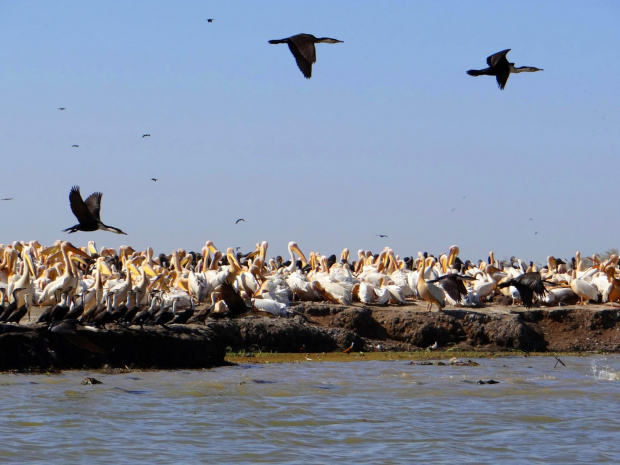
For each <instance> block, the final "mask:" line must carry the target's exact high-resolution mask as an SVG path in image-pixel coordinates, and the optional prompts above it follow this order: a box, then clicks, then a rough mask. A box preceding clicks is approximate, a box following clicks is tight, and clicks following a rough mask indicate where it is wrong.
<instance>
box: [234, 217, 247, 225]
mask: <svg viewBox="0 0 620 465" xmlns="http://www.w3.org/2000/svg"><path fill="white" fill-rule="evenodd" d="M239 221H243V222H245V220H244V219H243V218H239V219H238V220H237V221H235V224H237V223H238V222H239Z"/></svg>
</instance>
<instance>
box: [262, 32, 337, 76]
mask: <svg viewBox="0 0 620 465" xmlns="http://www.w3.org/2000/svg"><path fill="white" fill-rule="evenodd" d="M269 43H270V44H288V48H289V49H290V51H291V53H292V54H293V56H294V57H295V61H296V62H297V67H298V68H299V70H300V71H301V72H302V73H303V75H304V76H305V77H306V79H310V78H311V77H312V64H313V63H316V49H315V47H314V44H319V43H324V44H338V43H342V40H338V39H330V38H329V37H320V38H317V37H314V36H313V35H312V34H297V35H294V36H291V37H287V38H286V39H280V40H270V41H269Z"/></svg>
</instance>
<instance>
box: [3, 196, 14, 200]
mask: <svg viewBox="0 0 620 465" xmlns="http://www.w3.org/2000/svg"><path fill="white" fill-rule="evenodd" d="M0 200H13V197H5V198H4V199H0Z"/></svg>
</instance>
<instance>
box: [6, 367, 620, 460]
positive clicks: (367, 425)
mask: <svg viewBox="0 0 620 465" xmlns="http://www.w3.org/2000/svg"><path fill="white" fill-rule="evenodd" d="M562 360H563V361H564V363H565V364H566V366H562V365H560V364H558V363H556V359H555V358H553V357H529V358H524V357H514V358H511V357H508V358H498V359H486V358H482V359H477V361H478V362H479V363H480V366H478V367H471V366H420V365H410V364H408V362H403V361H395V362H386V361H367V362H350V363H330V362H317V363H315V362H309V363H289V364H264V365H251V366H250V365H246V366H234V367H222V368H216V369H210V370H195V371H157V372H139V371H135V372H131V373H124V374H113V375H110V374H103V373H93V372H82V371H70V372H65V373H62V374H53V375H12V374H3V375H0V394H1V399H2V417H3V420H2V422H1V423H0V437H1V438H2V440H1V441H0V463H70V462H71V463H103V462H105V463H137V462H140V463H261V462H262V463H265V462H269V463H299V464H302V463H303V464H306V463H317V464H319V463H321V464H322V463H337V462H340V463H356V464H359V463H368V464H370V463H372V464H375V463H386V464H387V463H394V464H396V463H414V462H425V463H450V464H454V463H459V464H462V463H477V464H484V463H489V464H496V463H502V464H512V463H514V464H522V463H528V464H533V463H541V464H542V463H545V464H547V463H558V464H567V463H620V445H618V438H619V437H620V413H619V408H620V402H619V400H620V395H619V390H620V357H618V356H608V357H603V356H593V357H563V358H562ZM86 376H93V377H95V378H97V379H99V380H101V381H102V382H103V383H104V384H101V385H92V386H89V385H81V382H82V380H83V379H84V377H86ZM489 379H493V380H497V381H499V384H484V385H480V384H476V383H477V381H479V380H484V381H486V380H489Z"/></svg>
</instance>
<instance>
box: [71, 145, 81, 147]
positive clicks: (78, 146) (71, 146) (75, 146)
mask: <svg viewBox="0 0 620 465" xmlns="http://www.w3.org/2000/svg"><path fill="white" fill-rule="evenodd" d="M71 147H79V145H77V144H73V145H72V146H71Z"/></svg>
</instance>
